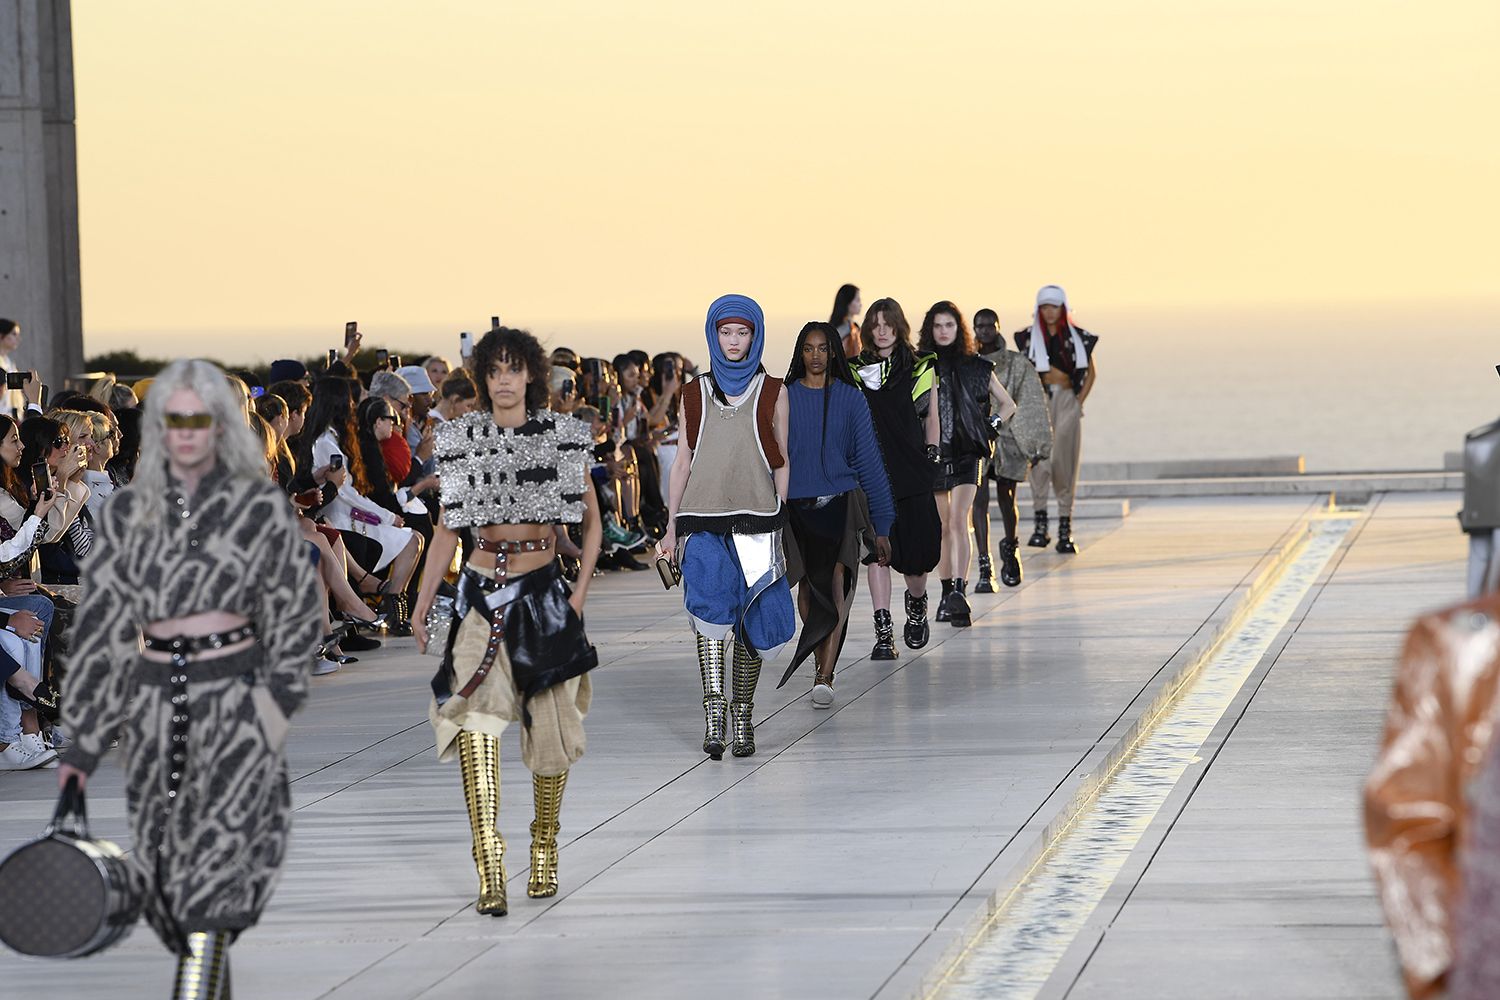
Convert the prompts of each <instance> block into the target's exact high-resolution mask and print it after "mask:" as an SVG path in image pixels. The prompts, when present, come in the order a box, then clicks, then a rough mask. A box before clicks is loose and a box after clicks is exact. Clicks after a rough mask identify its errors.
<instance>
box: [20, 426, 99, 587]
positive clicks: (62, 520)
mask: <svg viewBox="0 0 1500 1000" xmlns="http://www.w3.org/2000/svg"><path fill="white" fill-rule="evenodd" d="M54 412H57V413H58V414H59V416H62V415H63V413H66V412H73V413H75V414H77V411H54ZM78 416H81V414H78V415H77V416H75V417H71V418H68V419H69V420H70V421H71V422H72V423H77V419H78ZM82 420H83V422H84V423H83V426H85V427H87V426H89V424H88V418H87V416H82ZM21 444H22V446H23V448H24V450H23V452H22V453H21V467H22V468H24V469H27V470H30V469H32V468H33V467H35V466H38V465H42V464H45V465H46V466H47V470H48V475H49V477H50V480H51V483H50V486H51V489H53V490H56V491H57V493H58V502H57V504H56V505H55V506H54V507H53V508H52V510H51V512H50V513H49V514H48V515H47V534H46V537H45V538H44V539H43V540H42V546H41V549H40V554H41V562H42V582H43V583H45V584H55V585H58V586H75V585H77V583H78V561H79V560H80V559H82V558H84V557H85V556H87V555H88V554H89V551H90V550H92V549H93V547H94V530H93V519H92V518H91V517H90V516H89V515H88V513H87V507H86V505H87V503H88V499H89V488H88V486H87V485H85V483H84V481H83V473H84V470H85V469H86V468H87V462H86V449H85V446H84V445H83V443H82V442H75V441H74V440H73V431H72V429H71V427H70V426H69V425H68V424H66V423H63V422H62V421H60V420H54V419H51V418H48V417H32V418H30V419H29V420H27V421H26V422H25V423H23V424H22V425H21ZM22 484H23V485H26V486H28V487H30V486H31V485H32V484H30V483H27V482H26V480H25V479H23V480H22ZM30 495H31V496H32V499H33V500H35V499H36V497H35V492H34V491H32V493H31V494H30ZM71 599H72V598H70V600H71Z"/></svg>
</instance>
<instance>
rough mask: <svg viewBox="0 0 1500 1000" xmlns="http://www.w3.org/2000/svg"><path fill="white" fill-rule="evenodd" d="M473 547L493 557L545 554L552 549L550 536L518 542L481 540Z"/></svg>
mask: <svg viewBox="0 0 1500 1000" xmlns="http://www.w3.org/2000/svg"><path fill="white" fill-rule="evenodd" d="M474 547H475V548H477V549H478V550H479V551H480V552H490V553H493V554H494V555H507V556H513V555H517V554H519V553H522V552H546V551H547V550H548V549H550V548H552V536H551V535H547V536H546V537H544V538H524V539H521V540H519V541H515V540H511V539H503V538H481V539H479V541H477V542H475V543H474Z"/></svg>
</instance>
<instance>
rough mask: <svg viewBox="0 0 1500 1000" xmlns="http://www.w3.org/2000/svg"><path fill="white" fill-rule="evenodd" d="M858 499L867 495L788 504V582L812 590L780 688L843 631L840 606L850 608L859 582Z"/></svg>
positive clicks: (855, 493) (845, 625)
mask: <svg viewBox="0 0 1500 1000" xmlns="http://www.w3.org/2000/svg"><path fill="white" fill-rule="evenodd" d="M857 496H861V494H859V491H858V490H854V491H851V492H849V493H841V494H839V495H837V496H833V497H822V498H816V499H812V498H809V499H799V500H792V501H790V502H789V503H788V504H787V526H788V528H790V529H791V530H790V531H789V532H788V533H787V535H786V536H785V539H784V540H785V548H786V566H787V572H786V580H787V583H788V584H790V585H791V586H793V587H795V586H797V585H798V584H801V585H803V586H805V587H807V588H808V604H807V617H806V618H805V619H804V620H803V622H802V634H801V636H799V637H798V639H797V652H796V653H795V654H793V656H792V662H791V664H790V665H788V666H787V668H786V672H785V673H784V674H782V677H781V684H778V685H776V686H777V687H781V686H782V684H785V683H786V682H787V681H788V680H790V679H791V677H792V674H794V673H796V671H797V668H798V667H800V666H801V665H802V663H803V661H805V660H806V659H807V658H808V657H809V656H811V655H812V654H813V651H814V650H815V649H817V647H818V646H820V645H822V644H823V641H824V640H826V639H827V638H828V637H829V636H830V635H832V634H833V631H834V629H838V628H840V625H839V605H840V604H847V603H848V600H849V598H850V597H851V596H852V595H853V593H854V585H855V582H856V581H857V580H858V579H859V572H858V571H859V558H858V556H859V535H860V527H861V526H860V523H859V521H858V519H857V518H856V516H854V515H855V514H856V507H857V505H856V504H855V503H854V502H852V501H853V499H854V498H856V497H857ZM838 566H843V567H844V580H843V587H842V592H841V593H835V591H834V569H835V567H838ZM848 629H849V623H848V621H847V620H846V621H845V622H844V623H843V627H842V629H840V632H839V649H841V650H842V649H843V646H844V635H845V633H847V632H848Z"/></svg>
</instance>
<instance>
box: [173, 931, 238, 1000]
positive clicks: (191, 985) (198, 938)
mask: <svg viewBox="0 0 1500 1000" xmlns="http://www.w3.org/2000/svg"><path fill="white" fill-rule="evenodd" d="M232 937H233V934H231V933H230V932H229V931H194V932H193V933H191V934H189V935H188V936H187V946H188V954H186V955H183V956H181V957H180V958H179V959H178V960H177V983H176V985H175V986H173V987H172V1000H229V941H230V938H232Z"/></svg>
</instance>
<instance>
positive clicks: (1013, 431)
mask: <svg viewBox="0 0 1500 1000" xmlns="http://www.w3.org/2000/svg"><path fill="white" fill-rule="evenodd" d="M999 322H1000V320H999V317H998V316H997V315H996V314H995V310H993V309H981V310H979V311H978V312H977V313H975V314H974V339H975V341H976V342H977V343H978V346H979V354H980V357H982V358H984V359H985V360H986V361H988V362H990V363H991V364H993V365H994V366H995V377H996V378H998V379H999V380H1000V384H1001V385H1003V386H1005V391H1006V392H1008V393H1010V397H1011V398H1012V399H1014V400H1015V401H1016V414H1015V416H1013V417H1011V418H1010V419H1009V420H1007V421H1006V422H1005V425H1004V426H1002V427H1001V428H1000V436H999V438H997V439H996V441H995V449H994V453H993V457H992V458H991V460H990V463H989V475H987V476H984V477H982V478H981V479H980V480H979V489H978V490H977V491H976V492H975V494H974V544H975V545H976V546H977V547H978V548H979V582H978V583H977V584H975V586H974V592H975V593H976V594H993V593H994V592H995V577H994V566H993V564H992V563H991V562H990V481H991V480H993V481H994V483H995V499H996V502H997V504H998V505H999V507H1000V522H1001V524H1002V526H1003V527H1004V529H1005V538H1004V539H1002V540H1001V542H1000V582H1001V583H1003V584H1005V585H1006V586H1007V587H1019V586H1020V585H1021V559H1020V555H1019V550H1020V545H1021V542H1020V539H1019V537H1018V536H1017V521H1018V520H1019V512H1018V511H1017V510H1016V484H1017V483H1018V482H1020V481H1021V480H1022V479H1025V478H1026V474H1027V473H1028V472H1030V471H1031V467H1032V466H1033V465H1035V464H1036V463H1037V462H1040V461H1042V460H1043V459H1045V458H1047V456H1049V455H1051V454H1052V419H1051V418H1050V417H1048V416H1047V394H1046V393H1044V392H1043V391H1042V380H1041V378H1040V377H1038V375H1037V373H1036V369H1035V368H1034V367H1032V365H1031V362H1030V361H1028V360H1026V356H1025V355H1024V354H1020V353H1018V352H1016V351H1012V350H1010V349H1009V348H1007V347H1006V346H1005V341H1004V340H1003V339H1002V338H1001V336H1000V328H999Z"/></svg>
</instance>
